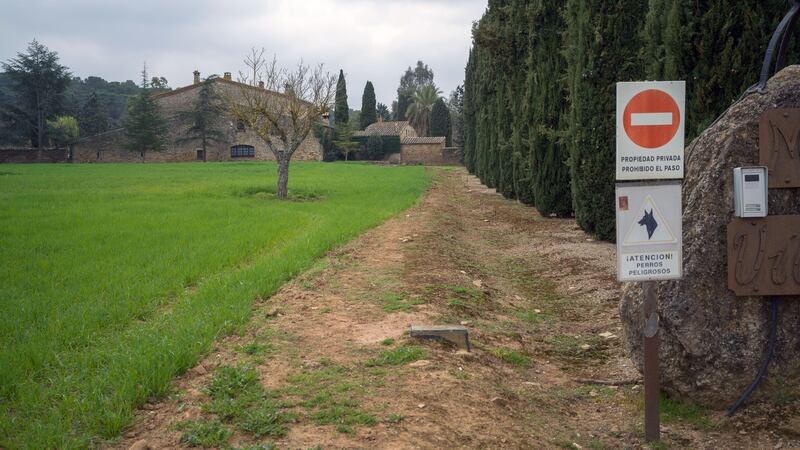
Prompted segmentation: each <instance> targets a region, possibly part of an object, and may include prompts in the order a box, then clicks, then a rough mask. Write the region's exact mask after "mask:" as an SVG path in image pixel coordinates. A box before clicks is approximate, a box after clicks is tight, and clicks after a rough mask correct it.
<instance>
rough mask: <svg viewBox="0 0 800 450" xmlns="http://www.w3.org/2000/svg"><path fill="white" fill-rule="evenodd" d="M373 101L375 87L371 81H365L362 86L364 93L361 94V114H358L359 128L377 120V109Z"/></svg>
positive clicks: (363, 127)
mask: <svg viewBox="0 0 800 450" xmlns="http://www.w3.org/2000/svg"><path fill="white" fill-rule="evenodd" d="M376 108H377V106H376V103H375V88H374V87H373V86H372V82H371V81H367V85H366V86H364V94H363V95H362V96H361V116H359V120H360V125H361V129H362V130H363V129H366V128H367V127H368V126H369V125H371V124H373V123H375V122H377V121H378V110H377V109H376Z"/></svg>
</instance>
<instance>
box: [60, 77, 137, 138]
mask: <svg viewBox="0 0 800 450" xmlns="http://www.w3.org/2000/svg"><path fill="white" fill-rule="evenodd" d="M140 92H141V88H140V87H139V86H138V85H137V84H136V83H134V82H133V81H131V80H128V81H125V82H119V81H106V80H104V79H102V78H100V77H87V78H85V79H80V78H78V77H75V78H73V79H72V80H70V83H69V87H67V91H66V93H65V97H66V100H65V107H66V109H67V111H69V113H70V114H76V115H77V116H78V118H80V117H81V111H82V109H83V106H84V105H86V103H87V102H88V101H89V98H90V97H91V96H92V95H96V96H97V100H98V102H99V103H100V105H101V106H102V107H103V109H105V111H106V112H107V114H108V128H107V129H109V130H111V129H114V128H119V127H121V126H122V124H123V122H124V121H125V117H126V115H127V104H128V99H130V98H131V97H134V96H136V95H138V94H139V93H140ZM81 131H82V132H83V131H84V130H83V129H82V130H81ZM85 136H88V134H85Z"/></svg>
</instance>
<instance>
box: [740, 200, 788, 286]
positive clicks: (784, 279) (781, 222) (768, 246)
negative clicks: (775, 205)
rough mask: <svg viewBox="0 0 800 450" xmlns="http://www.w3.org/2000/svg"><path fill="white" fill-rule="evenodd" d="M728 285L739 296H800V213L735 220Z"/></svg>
mask: <svg viewBox="0 0 800 450" xmlns="http://www.w3.org/2000/svg"><path fill="white" fill-rule="evenodd" d="M728 288H729V289H730V290H732V291H733V292H735V293H736V295H737V296H739V297H749V296H767V295H800V216H768V217H763V218H758V219H739V218H735V219H733V221H731V223H729V224H728Z"/></svg>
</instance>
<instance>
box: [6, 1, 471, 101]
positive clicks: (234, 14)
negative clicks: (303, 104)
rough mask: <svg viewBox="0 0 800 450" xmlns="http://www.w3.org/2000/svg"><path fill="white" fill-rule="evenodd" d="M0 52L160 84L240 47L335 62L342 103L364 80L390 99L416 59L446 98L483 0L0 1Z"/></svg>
mask: <svg viewBox="0 0 800 450" xmlns="http://www.w3.org/2000/svg"><path fill="white" fill-rule="evenodd" d="M2 3H3V6H2V14H0V59H1V60H3V61H7V60H8V59H9V58H11V57H14V56H15V55H16V53H17V52H19V51H21V50H24V49H25V47H26V45H27V43H28V42H30V41H31V40H32V39H33V38H36V39H38V40H39V41H40V42H41V43H43V44H44V45H46V46H47V47H49V48H50V49H51V50H55V51H56V52H58V54H59V55H60V57H61V63H62V64H64V65H66V66H67V67H69V68H70V70H71V71H72V73H73V74H75V75H76V76H80V77H82V78H85V77H87V76H89V75H96V76H100V77H102V78H105V79H106V80H108V81H124V80H129V79H132V80H137V79H138V76H139V75H138V74H139V72H140V71H141V68H142V63H143V62H144V61H147V66H148V71H149V72H150V75H151V76H155V75H157V76H163V77H165V78H167V80H168V81H169V84H170V86H172V87H180V86H184V85H186V84H189V83H191V81H192V71H194V70H195V69H198V70H200V72H201V73H202V74H203V76H205V75H208V74H212V73H215V74H219V75H222V73H223V72H226V71H228V72H233V73H234V76H235V74H236V73H237V72H238V71H239V70H243V69H244V65H243V63H242V58H243V57H244V55H245V54H246V53H247V52H248V51H249V50H250V48H251V47H253V46H256V47H264V48H265V49H266V51H267V53H269V54H270V55H271V54H273V53H274V54H276V55H277V56H278V61H279V62H280V63H281V64H282V65H286V66H291V65H292V64H295V63H296V62H297V61H298V60H299V59H300V58H303V59H304V60H305V61H306V62H307V63H314V64H316V63H324V64H325V66H326V68H327V69H328V70H330V71H331V72H336V73H338V71H339V69H340V68H341V69H344V71H345V73H346V75H347V91H348V98H349V101H348V103H349V105H350V108H352V109H361V94H362V92H363V90H364V84H365V83H366V82H367V80H370V81H372V83H373V84H374V85H375V91H376V95H377V100H378V102H381V103H385V104H387V105H388V106H391V102H392V100H393V99H394V98H395V96H396V90H397V86H398V84H399V80H400V76H401V75H402V73H403V71H404V70H405V69H406V68H407V67H408V66H413V65H415V64H416V62H417V60H420V59H421V60H422V61H424V62H425V63H426V64H428V65H429V66H430V67H431V68H432V69H433V71H434V74H435V79H434V81H435V82H436V84H437V85H438V86H439V87H440V89H441V90H442V91H443V93H444V94H445V96H449V94H450V91H452V90H453V89H454V88H455V87H456V86H457V85H459V84H461V83H462V82H463V79H464V65H465V63H466V60H467V55H468V51H469V46H470V29H471V26H472V21H474V20H477V19H479V18H480V16H481V14H482V13H483V11H484V9H485V8H486V0H375V1H364V0H295V1H289V0H286V1H281V0H216V1H211V0H194V1H184V0H180V1H173V0H158V1H156V0H137V1H120V0H70V1H67V0H3V2H2Z"/></svg>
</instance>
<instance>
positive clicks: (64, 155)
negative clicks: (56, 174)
mask: <svg viewBox="0 0 800 450" xmlns="http://www.w3.org/2000/svg"><path fill="white" fill-rule="evenodd" d="M68 157H69V153H68V152H67V150H66V149H59V148H46V149H42V151H41V154H40V152H39V150H38V149H36V148H2V149H0V164H2V163H57V162H67V160H68Z"/></svg>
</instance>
